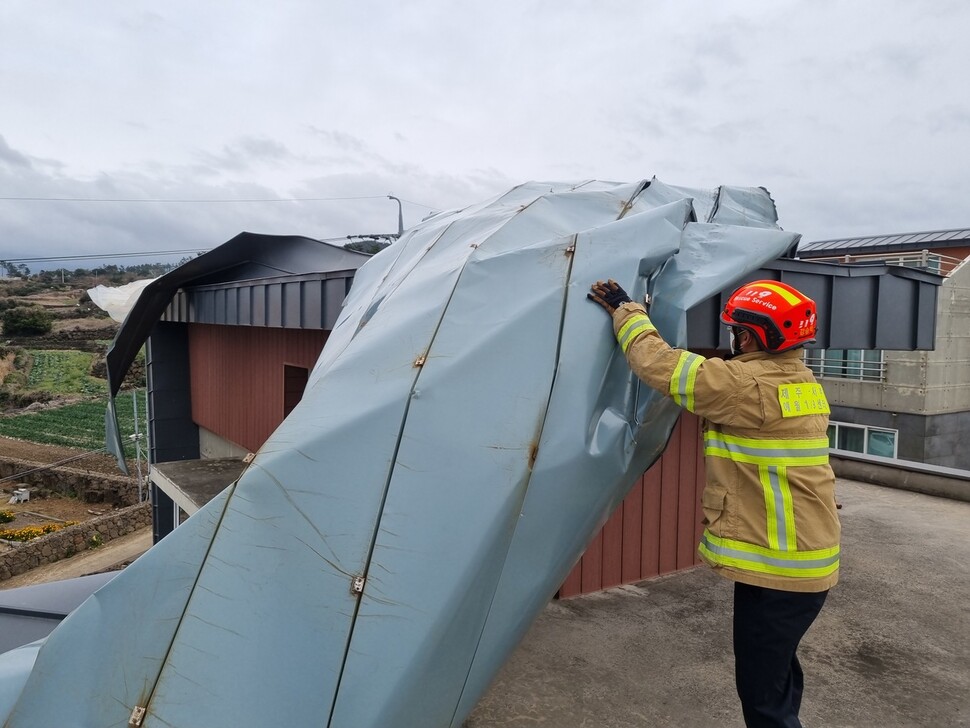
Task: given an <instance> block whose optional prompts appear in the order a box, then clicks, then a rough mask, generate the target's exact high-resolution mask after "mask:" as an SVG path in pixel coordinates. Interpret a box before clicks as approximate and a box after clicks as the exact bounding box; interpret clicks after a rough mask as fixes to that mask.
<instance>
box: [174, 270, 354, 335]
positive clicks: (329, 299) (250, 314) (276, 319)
mask: <svg viewBox="0 0 970 728" xmlns="http://www.w3.org/2000/svg"><path fill="white" fill-rule="evenodd" d="M354 272H355V271H353V270H346V271H336V272H328V273H311V274H306V275H301V276H294V275H291V276H286V277H285V278H282V279H281V278H266V279H260V280H251V281H241V282H240V281H233V282H231V283H219V284H210V285H199V286H193V287H191V288H187V289H179V290H178V291H177V292H176V293H175V294H174V296H173V297H172V300H171V302H170V303H169V305H168V306H167V307H166V309H165V311H164V313H163V314H162V320H163V321H178V322H187V323H200V324H224V325H228V326H266V327H270V328H285V329H332V328H333V325H334V323H336V321H337V317H338V316H339V315H340V307H341V305H342V304H343V300H344V298H345V297H346V295H347V291H349V290H350V285H351V283H352V281H353V279H354Z"/></svg>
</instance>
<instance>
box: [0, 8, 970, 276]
mask: <svg viewBox="0 0 970 728" xmlns="http://www.w3.org/2000/svg"><path fill="white" fill-rule="evenodd" d="M968 26H970V6H968V5H966V4H965V3H960V2H949V3H947V2H943V1H942V0H941V2H934V3H932V4H930V5H925V4H924V5H917V4H912V3H907V2H903V1H902V0H860V2H858V3H852V4H846V3H839V2H835V1H834V0H818V2H815V3H802V2H797V1H795V0H772V1H771V2H768V1H767V0H753V1H752V2H749V3H743V4H737V3H721V4H712V3H708V2H702V1H701V0H685V2H682V3H677V4H672V3H639V4H627V5H625V6H604V5H602V4H594V3H585V2H579V0H569V1H568V2H550V1H549V0H524V1H522V2H512V1H511V0H496V2H493V3H487V4H478V5H474V6H461V7H459V6H456V5H454V4H453V3H448V2H445V0H415V2H413V3H406V4H378V3H374V2H371V1H370V0H365V2H362V3H356V4H332V3H315V2H310V0H280V2H278V3H274V4H272V5H265V4H264V5H259V4H243V5H239V4H238V3H232V2H229V0H212V2H207V3H201V4H200V3H198V2H189V0H172V1H171V2H170V3H167V4H165V5H164V6H158V5H152V6H148V5H145V4H144V3H142V2H140V0H136V2H134V3H121V4H110V3H107V4H95V5H84V6H82V5H77V6H75V5H71V4H65V5H63V6H61V7H59V11H58V13H53V14H52V13H36V12H33V11H31V10H30V9H29V8H28V7H27V6H24V5H19V4H18V5H16V6H12V7H10V8H7V7H5V8H4V9H3V10H0V27H2V28H3V31H2V33H3V43H0V93H2V98H3V100H4V105H3V118H2V119H0V134H2V137H0V186H2V190H3V193H0V195H2V196H6V197H16V196H33V197H58V198H100V199H103V198H111V199H139V200H159V199H199V200H227V199H278V198H295V197H299V198H347V197H360V198H365V199H359V200H345V199H335V200H332V201H322V200H321V201H315V202H309V201H308V202H277V203H230V202H222V203H211V202H200V203H196V204H188V203H178V204H176V203H148V202H143V203H141V202H140V203H80V202H78V203H67V202H64V203H54V202H51V203H27V202H17V201H10V200H7V201H2V200H0V257H4V258H7V257H15V256H18V255H21V256H22V255H26V254H28V253H34V252H36V251H44V252H48V251H49V252H50V254H54V253H56V252H76V251H108V250H115V251H119V250H130V249H146V250H148V249H159V248H161V247H170V248H184V247H191V246H195V245H201V246H205V247H209V246H212V245H215V244H218V243H219V242H222V241H224V240H226V239H228V238H229V237H232V236H233V235H235V234H236V233H238V232H240V231H241V230H254V231H258V232H278V233H297V234H305V235H312V236H317V237H330V236H346V235H350V234H353V233H357V232H362V231H366V232H375V231H381V230H393V229H394V228H395V226H396V212H397V211H396V204H395V203H394V202H393V201H390V200H387V199H386V195H388V194H393V195H396V196H398V197H400V198H402V199H404V200H408V201H409V202H406V203H405V207H404V216H405V222H406V223H408V224H413V223H414V222H417V221H418V220H419V219H421V217H423V216H424V215H425V214H426V213H427V212H428V211H429V209H431V208H434V209H444V208H452V207H463V206H466V205H468V204H473V203H475V202H478V201H480V200H482V199H484V198H487V197H491V196H492V195H495V194H498V193H499V192H501V191H503V190H505V189H507V188H509V187H511V186H513V185H515V184H518V183H520V182H523V181H526V180H529V179H568V180H573V179H588V178H600V179H614V180H633V179H640V178H643V177H649V176H651V175H653V174H656V175H657V176H658V177H659V178H661V179H663V180H664V181H668V182H671V183H674V184H684V185H689V186H713V185H715V184H718V183H730V184H739V185H764V186H766V187H767V188H768V189H770V190H771V192H772V193H773V195H774V197H775V199H776V201H777V203H778V207H779V210H780V211H781V213H782V221H783V224H785V226H786V227H787V228H789V229H793V230H797V231H800V232H802V233H803V234H804V235H805V237H806V238H807V239H812V238H818V237H835V236H839V235H842V234H853V235H854V234H864V233H867V232H872V233H875V232H885V231H887V229H892V228H899V229H901V230H919V229H931V228H939V227H950V226H952V227H959V226H965V225H967V224H968V220H967V219H966V214H965V213H964V212H962V211H963V210H965V206H964V200H965V199H966V198H967V197H968V195H970V181H968V180H967V179H966V175H965V171H964V163H963V161H962V160H963V159H965V158H966V157H967V156H968V153H970V149H968V147H970V135H968V134H967V129H968V126H970V106H968V104H967V102H966V101H965V91H964V86H965V79H964V78H963V74H962V73H961V69H963V68H966V67H967V66H968V65H970V49H968V45H967V44H966V43H965V41H964V38H963V36H964V34H965V28H966V27H968ZM38 48H43V49H45V51H46V52H45V53H43V54H38V53H37V49H38Z"/></svg>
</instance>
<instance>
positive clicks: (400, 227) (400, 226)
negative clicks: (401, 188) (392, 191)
mask: <svg viewBox="0 0 970 728" xmlns="http://www.w3.org/2000/svg"><path fill="white" fill-rule="evenodd" d="M387 199H389V200H394V201H395V202H396V203H397V236H398V237H401V235H403V234H404V206H403V205H401V201H400V200H399V199H397V198H396V197H395V196H394V195H388V196H387Z"/></svg>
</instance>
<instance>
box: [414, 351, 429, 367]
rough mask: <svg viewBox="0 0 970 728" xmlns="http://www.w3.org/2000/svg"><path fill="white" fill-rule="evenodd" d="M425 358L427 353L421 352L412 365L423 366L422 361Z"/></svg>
mask: <svg viewBox="0 0 970 728" xmlns="http://www.w3.org/2000/svg"><path fill="white" fill-rule="evenodd" d="M427 359H428V357H427V355H426V354H422V355H421V356H419V357H418V358H417V359H415V360H414V366H416V367H423V366H424V363H425V361H427Z"/></svg>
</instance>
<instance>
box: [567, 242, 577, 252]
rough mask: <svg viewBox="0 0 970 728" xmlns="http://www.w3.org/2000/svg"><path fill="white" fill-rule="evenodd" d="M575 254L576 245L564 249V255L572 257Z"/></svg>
mask: <svg viewBox="0 0 970 728" xmlns="http://www.w3.org/2000/svg"><path fill="white" fill-rule="evenodd" d="M575 252H576V243H573V244H572V245H570V246H569V247H568V248H566V255H572V254H573V253H575Z"/></svg>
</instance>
